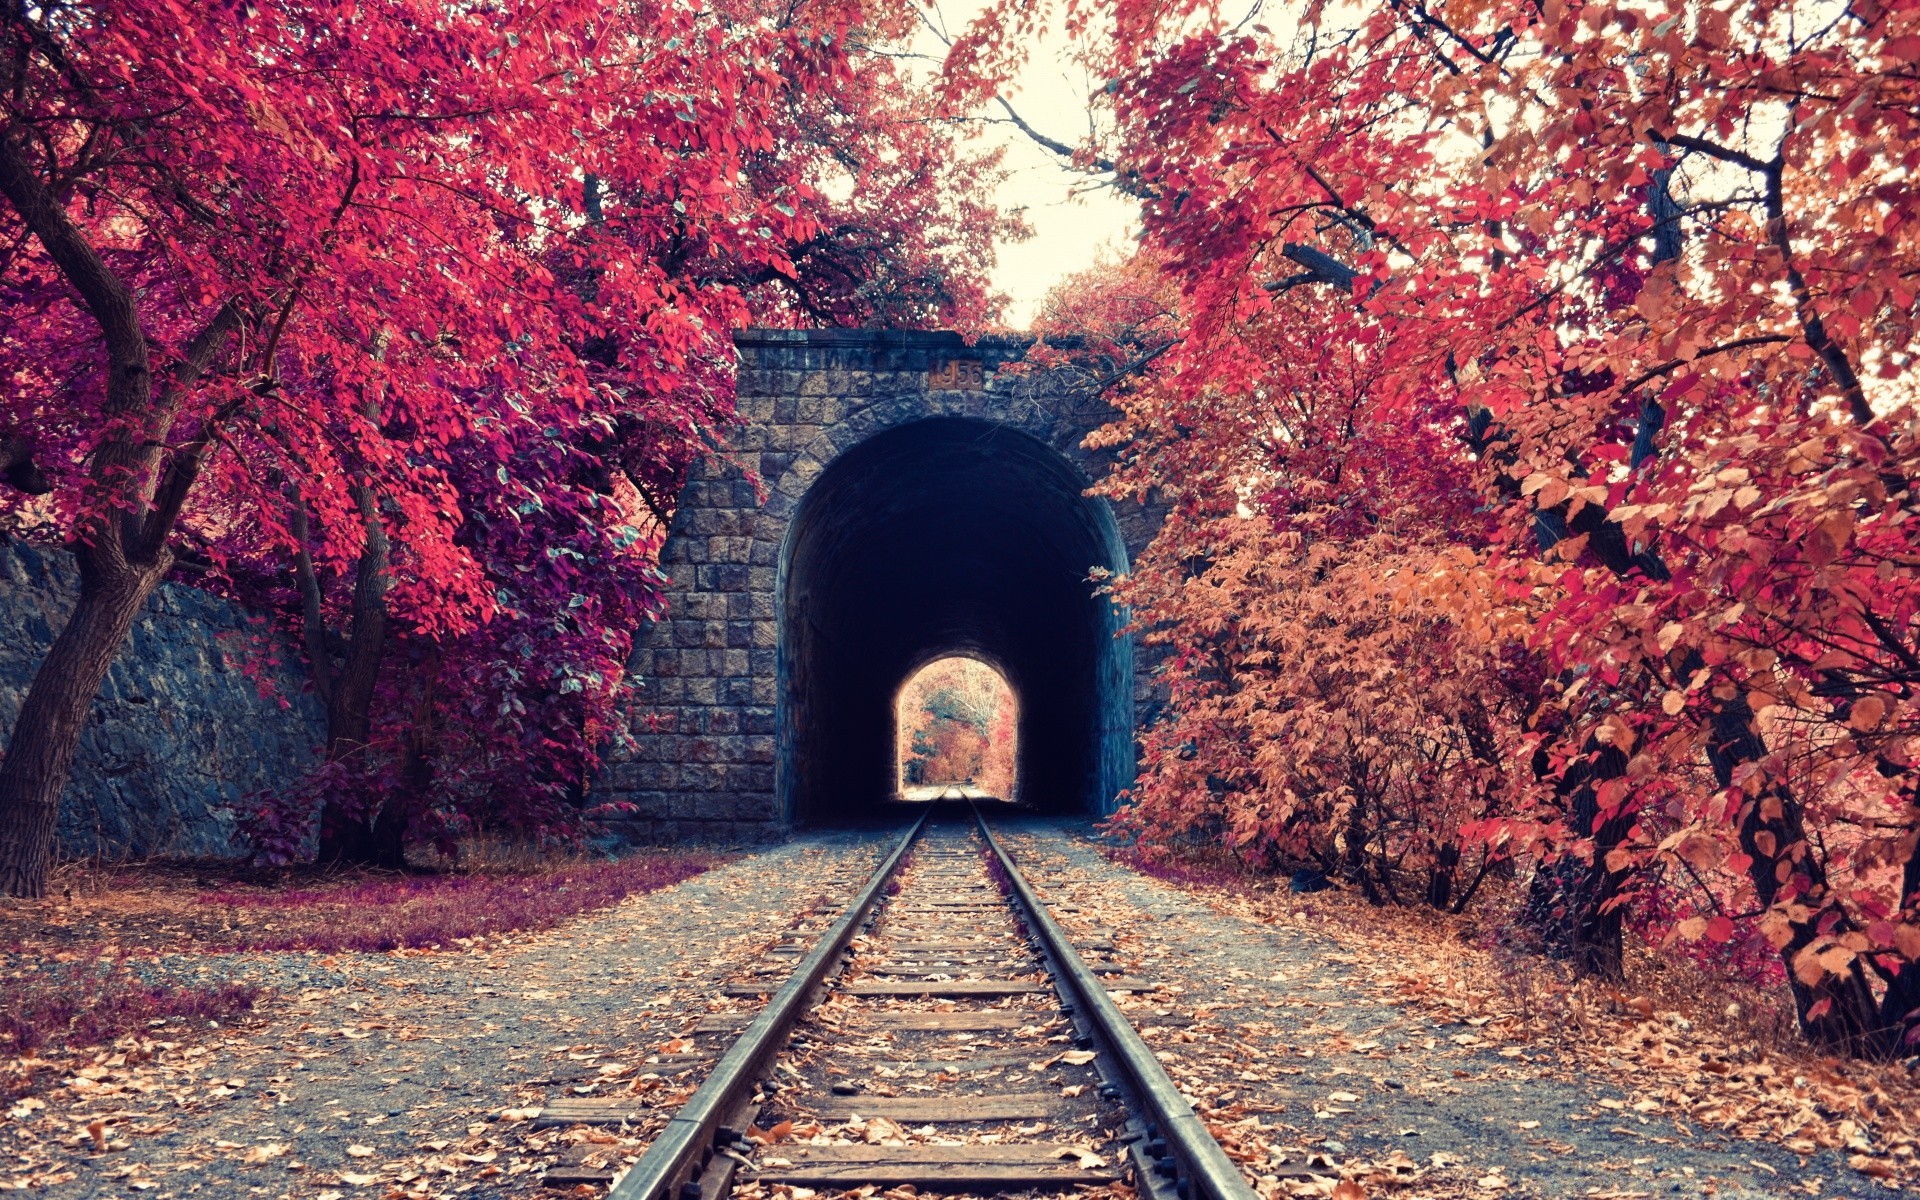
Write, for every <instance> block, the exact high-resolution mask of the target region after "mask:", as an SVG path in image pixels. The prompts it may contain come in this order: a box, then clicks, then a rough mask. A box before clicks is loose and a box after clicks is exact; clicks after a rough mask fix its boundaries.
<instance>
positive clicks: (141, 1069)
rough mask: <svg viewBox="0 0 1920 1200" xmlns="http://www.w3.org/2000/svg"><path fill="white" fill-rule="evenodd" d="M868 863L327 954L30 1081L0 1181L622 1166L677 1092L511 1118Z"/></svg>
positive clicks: (632, 1036)
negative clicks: (214, 1006)
mask: <svg viewBox="0 0 1920 1200" xmlns="http://www.w3.org/2000/svg"><path fill="white" fill-rule="evenodd" d="M872 850H873V848H872V847H871V846H870V845H867V844H866V843H864V842H860V841H858V840H857V839H851V838H841V839H838V840H835V839H827V840H826V841H825V842H824V843H821V844H815V845H811V846H809V845H804V844H803V845H794V846H788V847H784V848H782V849H780V850H776V851H772V852H769V853H768V854H767V855H763V856H758V857H757V859H756V860H750V861H746V862H738V863H734V864H732V865H730V866H728V867H725V868H722V869H720V870H718V871H715V872H713V873H711V874H709V875H706V876H702V877H700V878H698V879H695V880H693V881H691V882H688V883H683V884H681V885H678V886H677V887H676V888H674V889H670V890H667V891H662V892H656V893H653V894H652V895H649V896H639V897H635V898H632V899H629V900H628V901H626V902H625V903H624V904H623V905H622V906H620V907H618V908H615V909H612V910H608V911H606V912H603V913H600V914H597V915H593V916H589V917H585V918H582V919H580V920H577V921H574V922H572V923H570V924H568V925H566V926H565V927H562V928H559V929H555V930H551V931H548V932H545V933H541V934H535V935H516V936H514V937H512V938H509V939H496V940H492V941H489V942H488V943H487V944H485V945H478V944H476V945H472V946H470V947H468V948H464V949H460V950H447V951H442V952H438V953H433V952H425V951H399V952H394V953H389V954H342V955H339V956H337V960H336V961H335V962H334V964H333V965H332V966H331V967H329V968H327V970H326V974H327V976H328V977H329V979H330V980H332V982H331V983H330V984H329V985H328V986H323V987H313V988H307V989H302V990H300V991H297V992H294V993H291V994H288V995H286V996H284V997H282V999H281V1002H280V1003H279V1004H278V1005H276V1006H275V1008H274V1009H273V1010H271V1011H270V1012H269V1013H268V1014H267V1015H265V1016H263V1017H256V1018H254V1019H251V1020H249V1021H247V1022H246V1023H245V1024H244V1025H243V1026H242V1027H241V1028H239V1029H235V1030H230V1031H223V1033H222V1036H221V1038H220V1040H219V1041H218V1042H217V1043H214V1042H209V1041H204V1040H203V1041H202V1042H201V1043H200V1044H197V1045H184V1044H179V1043H174V1044H173V1045H172V1046H171V1047H169V1046H168V1045H166V1044H163V1043H160V1042H152V1043H150V1044H149V1043H147V1042H146V1041H145V1040H144V1039H142V1040H141V1041H140V1042H138V1043H136V1042H134V1041H132V1040H129V1041H128V1042H127V1043H126V1044H125V1045H124V1046H123V1047H122V1048H115V1049H110V1050H105V1051H102V1052H99V1053H98V1054H97V1055H92V1056H88V1057H87V1058H83V1059H80V1060H77V1061H70V1062H65V1063H62V1064H59V1065H58V1067H57V1069H56V1068H43V1069H41V1070H40V1071H39V1072H38V1073H37V1075H36V1080H35V1084H34V1092H33V1094H32V1096H31V1097H30V1098H31V1099H33V1100H35V1101H37V1103H38V1105H43V1106H44V1107H30V1109H29V1111H27V1112H26V1113H25V1114H23V1115H20V1116H15V1117H10V1118H9V1120H8V1121H7V1122H5V1123H4V1127H3V1128H0V1137H3V1138H4V1147H5V1150H6V1152H7V1153H8V1156H9V1159H10V1162H9V1169H8V1170H6V1171H0V1185H4V1186H18V1185H27V1186H32V1187H37V1188H40V1189H42V1190H41V1192H40V1193H39V1194H44V1195H47V1196H51V1197H54V1198H56V1200H66V1198H67V1197H78V1196H82V1195H87V1196H92V1195H98V1194H102V1189H107V1190H108V1192H112V1191H113V1190H115V1189H118V1190H120V1191H123V1192H126V1193H128V1194H139V1195H141V1196H151V1197H155V1198H156V1200H161V1198H164V1197H167V1196H170V1195H183V1194H185V1193H186V1192H187V1191H189V1190H194V1189H196V1188H197V1189H198V1190H199V1191H201V1192H202V1193H203V1194H224V1195H240V1194H246V1193H247V1192H248V1191H249V1189H253V1188H264V1189H267V1191H266V1194H270V1195H276V1196H279V1195H285V1196H289V1197H293V1198H294V1200H318V1198H321V1197H326V1196H328V1194H329V1193H334V1194H335V1200H355V1198H358V1197H365V1198H367V1200H374V1198H380V1200H386V1198H388V1197H392V1198H394V1200H400V1198H419V1197H435V1196H452V1195H454V1194H456V1190H457V1192H458V1194H460V1195H463V1196H475V1197H487V1196H501V1195H531V1194H542V1193H540V1192H539V1191H538V1190H537V1189H536V1186H535V1180H536V1179H537V1178H538V1176H539V1174H540V1172H541V1170H542V1169H543V1168H544V1167H545V1166H546V1165H547V1164H548V1163H550V1162H551V1161H552V1160H553V1158H554V1156H555V1153H556V1151H557V1149H558V1148H559V1147H560V1146H563V1145H571V1144H573V1143H575V1142H582V1143H589V1144H591V1143H595V1142H601V1141H604V1142H605V1143H606V1144H607V1147H608V1149H609V1150H610V1151H611V1155H610V1157H611V1158H612V1159H614V1160H615V1165H618V1163H620V1162H624V1161H630V1160H631V1158H632V1157H633V1156H634V1155H635V1154H636V1153H637V1152H638V1151H639V1150H640V1149H641V1148H642V1147H643V1145H644V1141H645V1138H646V1137H647V1136H649V1135H650V1131H651V1128H652V1127H654V1126H657V1124H658V1123H659V1122H660V1121H663V1120H664V1114H665V1113H666V1112H668V1111H670V1110H671V1103H672V1102H673V1101H674V1100H675V1099H676V1098H677V1097H678V1096H680V1095H683V1094H684V1092H685V1091H688V1090H691V1088H690V1085H689V1084H687V1083H686V1082H685V1081H684V1080H683V1079H681V1078H679V1077H677V1076H671V1075H670V1074H669V1072H666V1071H659V1072H655V1073H657V1074H659V1075H661V1076H662V1077H663V1080H664V1082H663V1083H662V1084H661V1085H660V1086H659V1087H658V1088H657V1089H656V1090H657V1092H658V1094H657V1095H651V1094H650V1095H648V1096H646V1097H644V1098H643V1099H644V1102H643V1104H642V1105H641V1107H642V1108H643V1109H644V1110H645V1111H646V1114H647V1116H646V1119H645V1125H644V1127H637V1128H633V1129H629V1130H625V1131H618V1132H614V1133H609V1132H607V1131H595V1130H587V1129H573V1130H560V1131H556V1132H554V1133H553V1134H545V1133H541V1134H533V1133H532V1131H530V1130H529V1128H528V1126H527V1121H528V1119H529V1116H530V1110H535V1109H537V1108H538V1107H539V1106H540V1105H541V1104H542V1103H543V1102H544V1100H545V1099H546V1098H547V1097H548V1096H551V1095H555V1094H564V1095H574V1094H580V1093H579V1089H585V1091H586V1093H587V1094H605V1093H606V1092H608V1091H609V1090H612V1089H615V1088H630V1087H632V1086H633V1081H634V1080H635V1079H637V1078H640V1077H642V1076H644V1075H646V1074H648V1073H649V1072H650V1071H652V1070H653V1068H651V1067H650V1066H649V1064H648V1063H647V1062H646V1060H647V1058H648V1057H649V1056H652V1055H654V1054H655V1048H656V1047H658V1046H661V1045H662V1044H665V1043H667V1042H669V1041H670V1040H671V1039H672V1038H673V1037H675V1036H676V1035H678V1034H679V1033H680V1032H681V1031H682V1030H683V1029H684V1028H685V1027H686V1026H687V1025H688V1023H689V1019H690V1017H694V1016H698V1015H700V1014H702V1013H704V1012H706V1011H708V1010H709V1008H710V1007H727V1005H724V1004H715V1002H714V1000H713V997H714V995H715V992H716V990H717V987H718V985H719V984H720V983H721V982H723V981H725V980H726V979H728V978H730V977H732V976H734V975H736V974H737V973H738V971H739V969H740V967H741V965H742V964H743V963H744V962H746V961H749V960H750V959H751V958H752V956H753V955H754V953H755V952H756V951H757V950H758V949H760V948H761V947H764V946H765V945H766V944H767V943H768V941H769V940H770V939H771V938H772V936H773V935H774V934H775V933H776V932H778V931H779V930H781V929H785V928H787V927H788V926H789V925H790V924H791V923H792V920H793V916H792V913H793V910H794V908H795V907H797V906H799V905H802V904H804V902H805V900H806V899H810V898H811V896H812V895H813V894H814V893H815V892H817V889H818V884H817V882H812V883H810V884H809V885H808V886H807V887H806V888H804V889H803V888H802V887H801V886H800V885H798V884H796V883H794V882H792V881H794V880H801V879H807V880H812V881H817V880H818V878H819V877H820V876H821V874H823V873H824V872H825V871H826V870H827V869H829V868H830V867H833V866H841V867H845V868H848V869H852V870H858V869H859V867H860V866H861V865H862V864H865V863H867V862H869V861H870V860H871V857H872ZM235 957H245V956H235ZM149 1054H152V1057H148V1055H149ZM95 1125H98V1127H99V1137H98V1139H96V1137H95V1135H94V1134H93V1133H92V1132H91V1129H92V1127H93V1126H95ZM101 1144H104V1145H105V1146H106V1149H104V1150H102V1149H100V1148H99V1147H100V1145H101ZM355 1147H358V1148H363V1149H365V1150H371V1151H372V1153H370V1154H363V1153H356V1152H355V1151H354V1150H353V1149H352V1148H355ZM146 1185H152V1186H150V1187H149V1186H146ZM544 1194H548V1195H551V1194H554V1193H551V1192H547V1193H544Z"/></svg>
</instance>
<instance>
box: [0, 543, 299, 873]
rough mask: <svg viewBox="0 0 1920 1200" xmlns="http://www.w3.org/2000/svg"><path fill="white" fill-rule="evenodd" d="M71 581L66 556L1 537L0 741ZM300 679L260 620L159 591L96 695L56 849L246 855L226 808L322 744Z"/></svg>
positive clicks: (193, 594)
mask: <svg viewBox="0 0 1920 1200" xmlns="http://www.w3.org/2000/svg"><path fill="white" fill-rule="evenodd" d="M78 586H79V573H78V571H77V569H76V568H75V566H74V563H73V559H72V558H71V557H70V556H68V555H67V554H64V553H62V552H59V551H51V550H44V549H37V548H35V547H32V546H27V545H23V544H21V543H19V542H12V541H0V738H4V737H6V736H8V735H9V734H10V733H11V730H12V727H13V721H14V718H15V717H16V716H17V715H18V714H19V712H20V703H21V701H22V700H24V699H25V698H26V694H27V688H28V686H29V685H30V684H31V683H32V682H33V674H34V671H35V670H37V669H38V667H39V665H40V660H41V658H42V657H43V656H44V655H45V654H46V652H47V648H48V647H49V646H50V645H52V644H53V639H54V635H55V634H56V633H58V632H59V630H60V627H61V625H62V624H63V622H64V621H65V620H66V615H67V613H68V611H69V610H70V609H71V608H72V607H73V601H74V595H75V593H76V591H77V589H78ZM249 662H256V663H262V664H265V665H263V666H262V667H261V669H260V670H258V671H256V674H257V675H258V676H259V680H258V681H256V679H255V678H253V677H250V676H249V675H248V674H246V673H245V672H244V671H243V670H242V667H243V666H244V665H245V664H247V663H249ZM304 685H305V670H304V668H303V666H302V665H301V661H300V658H299V654H298V651H297V650H296V649H294V647H292V646H291V645H290V644H287V643H285V642H284V641H281V640H279V639H276V638H274V637H272V636H270V635H269V634H268V633H267V632H266V630H265V626H264V625H263V624H262V623H261V622H260V621H259V619H258V618H254V617H250V616H249V614H248V613H247V612H246V611H245V610H243V609H241V608H239V607H237V606H236V605H233V604H231V603H228V602H227V601H224V600H221V599H219V598H217V597H215V596H212V595H210V594H208V593H206V592H202V591H200V590H198V589H196V588H192V587H187V586H184V585H181V584H171V583H170V584H164V585H162V586H161V587H160V588H159V589H158V590H157V591H156V592H155V593H154V595H153V598H152V599H151V600H149V601H148V602H147V611H146V612H145V613H144V614H142V615H141V617H140V619H139V620H138V621H136V622H135V623H134V626H133V633H132V636H131V637H130V638H129V639H128V644H127V645H126V646H125V647H123V648H122V649H121V651H120V654H119V656H118V657H116V658H115V659H114V662H113V667H112V668H111V669H110V670H109V671H108V673H107V679H106V682H105V684H103V685H102V687H101V689H100V695H99V697H98V698H97V699H96V700H95V701H94V705H93V712H92V715H91V716H90V718H89V720H88V724H87V730H86V732H85V734H84V735H83V736H82V738H81V742H80V752H79V756H78V758H77V759H76V760H75V762H74V768H73V777H72V779H71V780H70V781H69V782H68V784H67V791H66V795H65V797H64V799H63V801H62V803H61V810H60V831H59V837H60V849H61V853H62V854H63V855H68V856H94V855H97V856H101V857H106V858H121V857H144V856H154V855H157V856H164V857H169V858H231V857H236V856H239V855H241V854H244V853H245V847H244V846H242V845H241V844H240V842H239V840H238V839H237V838H236V837H235V835H234V820H235V818H234V814H233V812H232V811H231V806H233V805H236V804H238V803H239V802H240V801H241V800H242V799H243V798H244V797H246V796H247V795H248V794H250V793H254V792H259V791H263V790H265V789H268V788H271V787H277V786H283V785H285V784H286V783H288V782H290V781H292V780H294V779H297V778H299V777H300V775H302V774H304V773H305V772H306V771H307V770H309V769H310V768H311V767H313V766H314V765H315V763H316V761H317V759H316V753H315V752H316V748H317V747H319V746H320V744H321V743H322V742H323V741H324V740H325V735H326V721H325V716H324V714H323V713H322V712H321V709H320V706H319V704H318V702H316V701H315V699H314V698H313V696H312V695H311V694H309V693H308V692H306V691H305V690H304ZM263 688H264V689H265V692H266V694H263Z"/></svg>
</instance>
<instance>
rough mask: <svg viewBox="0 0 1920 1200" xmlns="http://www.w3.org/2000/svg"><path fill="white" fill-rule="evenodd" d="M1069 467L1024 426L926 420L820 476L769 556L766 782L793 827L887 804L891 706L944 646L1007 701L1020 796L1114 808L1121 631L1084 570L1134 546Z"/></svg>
mask: <svg viewBox="0 0 1920 1200" xmlns="http://www.w3.org/2000/svg"><path fill="white" fill-rule="evenodd" d="M1086 487H1087V482H1086V481H1085V480H1084V479H1083V478H1082V477H1081V476H1080V475H1079V473H1078V472H1077V471H1076V470H1075V469H1074V467H1073V466H1072V464H1071V463H1069V462H1068V461H1067V460H1066V459H1065V458H1063V457H1062V456H1061V455H1060V454H1059V453H1058V452H1056V451H1054V450H1053V449H1052V448H1051V447H1049V446H1047V445H1046V444H1045V443H1043V442H1041V441H1039V440H1038V439H1036V438H1033V437H1031V436H1029V435H1027V434H1025V433H1021V432H1018V431H1016V430H1013V429H1009V428H1007V427H1005V426H1001V425H996V424H992V423H989V422H985V421H975V420H970V419H963V418H929V419H925V420H920V421H915V422H912V423H910V424H907V425H903V426H900V427H897V428H894V429H892V430H889V431H887V432H884V433H879V434H876V435H874V436H873V437H870V438H868V439H867V440H865V441H863V442H861V443H860V444H858V445H856V446H854V447H852V448H851V449H848V450H847V451H846V452H844V453H843V454H841V455H840V456H839V457H837V458H836V459H834V461H833V462H832V463H831V464H830V465H829V466H828V467H827V468H826V469H825V470H824V471H822V472H821V474H820V475H819V477H818V478H817V479H816V480H815V481H814V482H813V484H812V486H811V487H810V488H809V489H808V490H807V492H806V494H805V495H804V496H803V497H802V498H801V500H800V503H799V505H798V507H797V509H796V510H795V513H794V517H793V520H792V522H791V524H790V525H789V527H788V530H787V537H786V542H785V545H784V547H783V549H782V553H781V561H780V573H779V579H778V584H777V590H778V595H779V598H780V599H779V603H780V616H779V661H778V669H777V673H778V689H777V709H778V711H777V725H778V734H779V736H778V747H777V751H776V762H775V773H774V775H775V790H776V793H777V795H778V802H779V805H780V808H781V810H782V811H783V812H784V813H785V814H786V815H787V816H788V818H789V819H790V820H792V821H795V822H798V823H804V824H826V823H834V822H838V821H843V820H858V819H862V818H866V817H871V816H874V815H876V814H878V813H880V812H881V811H883V810H884V809H885V808H886V807H887V806H888V805H889V803H890V802H892V801H893V799H894V798H895V796H896V793H897V786H898V776H897V770H898V760H897V756H896V753H895V746H894V729H895V718H896V713H895V708H894V706H895V701H896V698H897V696H898V692H899V688H900V685H901V683H902V681H903V680H905V679H906V678H907V677H908V676H909V675H910V674H911V673H912V672H913V671H915V670H916V669H917V668H919V667H921V666H924V665H925V664H927V663H928V662H930V661H932V660H935V659H938V658H942V657H948V656H955V655H960V656H966V657H971V658H976V659H979V660H982V661H984V662H987V663H990V664H992V665H993V666H994V667H995V668H996V669H997V670H998V671H999V672H1000V673H1001V674H1002V675H1003V677H1004V678H1005V679H1006V681H1007V683H1008V685H1009V686H1010V687H1011V688H1012V689H1013V692H1014V693H1015V695H1016V696H1017V697H1018V702H1019V703H1018V729H1017V735H1016V736H1017V743H1018V752H1017V759H1016V763H1015V769H1014V791H1015V794H1016V796H1017V797H1018V799H1019V800H1020V801H1021V802H1022V803H1024V804H1026V805H1028V806H1030V807H1032V808H1035V809H1039V810H1042V811H1050V812H1089V813H1104V812H1107V811H1110V809H1111V807H1112V805H1113V801H1114V797H1115V795H1116V794H1117V793H1118V792H1119V790H1120V789H1121V788H1123V787H1125V786H1126V785H1127V783H1128V781H1129V780H1130V779H1131V777H1132V772H1133V719H1132V681H1133V663H1132V651H1131V646H1130V643H1129V641H1128V640H1127V639H1126V638H1125V637H1120V636H1116V634H1117V632H1118V630H1119V628H1120V624H1121V618H1120V615H1119V614H1118V613H1117V612H1116V611H1115V609H1114V607H1113V606H1112V605H1111V604H1110V603H1108V601H1107V600H1106V599H1105V598H1104V597H1103V596H1101V595H1099V594H1098V591H1097V588H1096V585H1095V584H1094V583H1092V582H1091V581H1090V580H1089V575H1090V574H1091V573H1092V572H1093V571H1094V570H1095V569H1096V568H1104V569H1106V570H1108V571H1116V572H1117V571H1122V570H1124V569H1125V568H1126V550H1125V547H1124V544H1123V543H1122V541H1121V538H1120V533H1119V530H1118V528H1117V527H1116V525H1115V523H1114V520H1113V517H1112V514H1111V512H1110V511H1109V510H1108V508H1107V506H1106V504H1105V503H1104V502H1103V501H1100V500H1096V499H1090V498H1088V497H1086V496H1084V495H1083V494H1082V492H1083V491H1084V489H1085V488H1086Z"/></svg>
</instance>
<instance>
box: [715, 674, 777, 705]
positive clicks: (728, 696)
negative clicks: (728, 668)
mask: <svg viewBox="0 0 1920 1200" xmlns="http://www.w3.org/2000/svg"><path fill="white" fill-rule="evenodd" d="M716 682H717V683H718V685H719V687H718V692H717V694H718V696H719V700H718V701H717V703H721V704H732V705H746V704H753V703H756V702H757V701H758V696H757V694H756V689H755V687H754V684H755V682H756V681H755V680H753V679H751V678H747V677H737V678H732V679H722V680H717V681H716ZM768 682H769V683H771V682H772V681H771V680H769V681H768Z"/></svg>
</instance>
